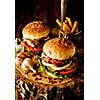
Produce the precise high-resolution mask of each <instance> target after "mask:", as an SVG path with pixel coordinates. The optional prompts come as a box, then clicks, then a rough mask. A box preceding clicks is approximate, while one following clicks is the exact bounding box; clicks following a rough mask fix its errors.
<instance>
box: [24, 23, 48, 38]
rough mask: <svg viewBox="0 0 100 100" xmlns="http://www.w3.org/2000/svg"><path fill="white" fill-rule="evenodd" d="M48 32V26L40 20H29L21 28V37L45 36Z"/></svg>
mask: <svg viewBox="0 0 100 100" xmlns="http://www.w3.org/2000/svg"><path fill="white" fill-rule="evenodd" d="M49 33H50V28H49V27H48V25H47V24H46V23H44V22H42V21H33V22H30V23H28V24H27V25H26V26H25V27H24V28H23V30H22V34H23V38H28V39H32V40H33V39H40V38H43V37H47V36H48V34H49Z"/></svg>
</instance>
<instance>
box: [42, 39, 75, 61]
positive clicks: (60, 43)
mask: <svg viewBox="0 0 100 100" xmlns="http://www.w3.org/2000/svg"><path fill="white" fill-rule="evenodd" d="M43 52H44V53H45V54H46V55H47V56H48V57H50V58H52V59H57V60H65V59H69V58H71V57H72V56H73V55H74V54H75V46H74V44H73V43H72V42H71V41H68V40H66V41H65V40H64V39H61V38H54V39H51V40H49V41H47V42H46V43H45V44H44V46H43Z"/></svg>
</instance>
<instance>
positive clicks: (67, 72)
mask: <svg viewBox="0 0 100 100" xmlns="http://www.w3.org/2000/svg"><path fill="white" fill-rule="evenodd" d="M76 69H77V67H76V66H74V68H72V69H70V70H68V71H64V70H63V71H60V74H62V75H67V74H71V73H73V72H74V71H75V70H76Z"/></svg>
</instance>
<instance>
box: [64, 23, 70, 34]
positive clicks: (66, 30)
mask: <svg viewBox="0 0 100 100" xmlns="http://www.w3.org/2000/svg"><path fill="white" fill-rule="evenodd" d="M63 30H64V32H65V33H69V32H70V27H69V26H68V25H67V24H66V23H65V22H63Z"/></svg>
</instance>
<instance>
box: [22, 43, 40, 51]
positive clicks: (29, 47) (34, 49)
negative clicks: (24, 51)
mask: <svg viewBox="0 0 100 100" xmlns="http://www.w3.org/2000/svg"><path fill="white" fill-rule="evenodd" d="M24 46H25V47H26V48H28V49H29V50H30V51H32V52H37V51H41V50H42V48H34V47H31V46H29V45H28V44H27V43H26V42H24Z"/></svg>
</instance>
